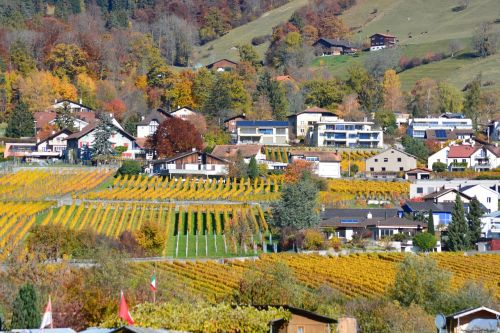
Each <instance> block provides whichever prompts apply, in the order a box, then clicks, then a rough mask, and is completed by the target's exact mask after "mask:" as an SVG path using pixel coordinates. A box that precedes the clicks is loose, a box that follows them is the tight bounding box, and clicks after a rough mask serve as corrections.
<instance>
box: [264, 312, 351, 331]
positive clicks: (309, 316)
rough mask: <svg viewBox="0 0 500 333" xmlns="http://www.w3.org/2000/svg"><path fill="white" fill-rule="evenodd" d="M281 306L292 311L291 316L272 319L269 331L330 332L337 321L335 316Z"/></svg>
mask: <svg viewBox="0 0 500 333" xmlns="http://www.w3.org/2000/svg"><path fill="white" fill-rule="evenodd" d="M280 307H282V308H283V309H284V310H287V311H288V312H290V314H291V317H290V319H288V320H285V319H283V318H277V319H275V320H272V321H271V322H270V323H269V324H270V330H269V332H272V333H330V332H331V331H332V325H333V324H335V323H337V320H335V319H333V318H329V317H325V316H322V315H319V314H317V313H314V312H311V311H307V310H304V309H299V308H295V307H291V306H288V305H282V306H280ZM261 308H262V307H261ZM349 333H350V332H349Z"/></svg>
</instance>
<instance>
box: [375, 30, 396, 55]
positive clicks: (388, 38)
mask: <svg viewBox="0 0 500 333" xmlns="http://www.w3.org/2000/svg"><path fill="white" fill-rule="evenodd" d="M395 45H396V36H393V35H389V34H381V33H376V34H373V35H371V36H370V51H378V50H382V49H385V48H388V47H393V46H395Z"/></svg>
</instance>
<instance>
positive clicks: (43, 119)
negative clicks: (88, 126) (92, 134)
mask: <svg viewBox="0 0 500 333" xmlns="http://www.w3.org/2000/svg"><path fill="white" fill-rule="evenodd" d="M72 115H73V116H75V118H77V119H80V120H83V121H85V122H86V123H91V122H92V121H94V120H95V119H96V114H95V112H93V111H90V112H73V113H72ZM33 116H34V118H35V121H36V123H37V127H38V128H43V127H44V126H46V125H48V124H49V123H51V122H53V121H54V120H55V119H56V117H57V112H55V111H41V112H35V113H34V115H33Z"/></svg>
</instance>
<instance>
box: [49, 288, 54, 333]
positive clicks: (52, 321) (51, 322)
mask: <svg viewBox="0 0 500 333" xmlns="http://www.w3.org/2000/svg"><path fill="white" fill-rule="evenodd" d="M49 303H50V329H54V318H53V317H52V301H51V299H50V294H49Z"/></svg>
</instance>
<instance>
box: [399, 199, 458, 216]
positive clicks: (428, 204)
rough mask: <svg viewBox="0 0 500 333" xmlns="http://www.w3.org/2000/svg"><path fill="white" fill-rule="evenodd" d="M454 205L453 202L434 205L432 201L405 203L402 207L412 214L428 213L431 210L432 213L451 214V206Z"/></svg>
mask: <svg viewBox="0 0 500 333" xmlns="http://www.w3.org/2000/svg"><path fill="white" fill-rule="evenodd" d="M454 205H455V204H454V203H453V202H442V203H434V202H432V201H424V202H413V201H406V202H405V203H404V205H403V207H404V206H406V207H408V208H409V209H410V210H411V211H412V212H428V211H429V210H431V209H432V211H433V212H446V213H451V212H452V211H453V206H454Z"/></svg>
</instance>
